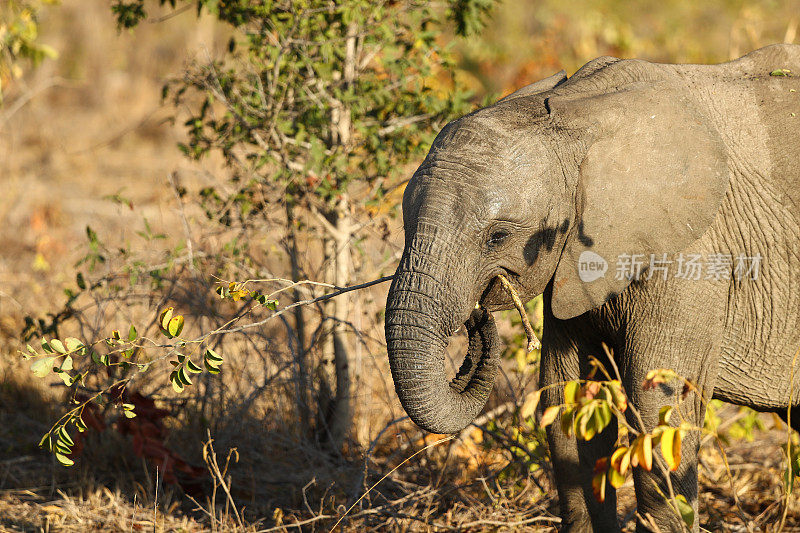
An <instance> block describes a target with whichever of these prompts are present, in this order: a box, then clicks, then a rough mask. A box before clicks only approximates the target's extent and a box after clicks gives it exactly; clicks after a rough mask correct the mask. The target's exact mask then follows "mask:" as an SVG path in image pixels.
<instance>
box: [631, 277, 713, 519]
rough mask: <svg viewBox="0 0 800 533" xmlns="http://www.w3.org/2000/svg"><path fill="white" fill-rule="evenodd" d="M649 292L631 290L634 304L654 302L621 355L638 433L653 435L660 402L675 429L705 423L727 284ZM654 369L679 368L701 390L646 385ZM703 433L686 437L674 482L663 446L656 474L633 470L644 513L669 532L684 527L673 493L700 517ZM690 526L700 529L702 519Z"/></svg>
mask: <svg viewBox="0 0 800 533" xmlns="http://www.w3.org/2000/svg"><path fill="white" fill-rule="evenodd" d="M642 292H645V291H642ZM648 292H649V294H644V295H642V294H638V295H637V294H636V289H635V288H634V291H632V294H631V295H630V298H631V299H633V300H634V304H633V305H634V306H635V305H637V304H638V303H641V302H648V312H644V311H641V310H639V312H637V313H636V314H635V315H634V316H637V317H638V318H637V320H636V323H635V324H629V326H628V331H632V332H633V333H632V334H630V336H629V337H628V338H626V339H625V341H624V343H623V346H621V347H620V355H619V357H618V358H617V359H618V361H619V365H620V370H621V372H622V378H623V384H624V386H625V389H626V392H627V394H628V398H629V400H630V406H631V407H632V409H630V410H629V411H628V413H627V418H628V422H629V424H631V426H633V427H635V428H637V429H640V430H641V429H642V425H643V426H644V427H643V429H644V431H647V432H650V431H652V430H653V428H654V427H655V426H656V425H657V424H658V419H659V410H660V409H661V407H663V406H665V405H670V406H673V408H674V409H673V413H672V416H671V419H670V423H671V424H673V425H675V426H677V425H679V424H680V422H681V420H686V421H687V422H689V423H690V424H691V425H692V426H693V427H695V428H702V427H703V421H704V417H705V412H706V401H708V400H710V399H711V397H712V396H713V391H714V382H715V379H716V375H717V365H718V358H719V351H720V342H721V339H722V338H723V317H724V306H725V304H726V302H727V299H726V298H725V295H724V288H721V287H717V286H713V285H709V284H704V283H703V282H699V281H698V282H696V283H695V284H689V283H685V284H683V285H682V286H681V290H676V289H675V288H674V287H673V288H672V289H670V290H666V291H659V292H655V291H648ZM654 292H655V294H654ZM715 296H716V297H715ZM653 304H655V305H653ZM700 307H702V309H700ZM691 316H695V317H698V316H703V317H704V319H703V320H694V321H689V320H686V318H685V317H691ZM642 317H643V318H642ZM631 326H633V327H631ZM656 368H669V369H672V370H674V371H675V372H677V374H678V375H679V376H682V377H683V378H686V379H687V380H689V381H690V382H691V383H692V384H693V385H694V387H696V389H697V390H698V391H700V392H701V394H698V393H697V392H696V391H693V390H692V388H691V387H689V388H688V389H685V388H684V386H685V382H684V381H682V380H675V381H673V382H670V383H669V384H660V385H657V386H655V387H652V388H649V389H648V390H644V389H643V387H642V384H643V382H644V379H645V377H646V375H647V373H648V372H649V371H650V370H653V369H656ZM684 393H685V394H684ZM634 410H635V411H637V412H638V413H639V416H637V415H636V414H635V412H634ZM700 437H701V433H700V431H699V430H695V431H689V432H687V433H686V434H685V435H684V438H683V442H682V446H681V461H680V465H679V467H678V468H677V470H676V471H675V472H670V473H669V476H668V477H669V481H670V483H667V475H665V473H666V472H667V471H666V463H665V462H664V461H663V458H662V456H661V451H660V449H658V451H654V461H653V468H652V470H651V471H650V472H648V471H646V470H644V469H643V468H641V467H637V468H634V469H633V480H634V487H635V489H636V500H637V511H638V514H639V516H640V517H649V520H652V522H653V523H655V525H656V526H657V528H658V530H659V531H661V532H663V533H666V532H669V531H684V530H685V528H684V525H683V521H682V520H681V517H680V515H679V514H678V513H677V510H676V508H675V504H674V503H673V502H672V501H671V500H670V499H669V498H670V494H671V493H672V494H674V495H675V496H677V495H683V496H684V497H685V498H686V501H687V503H689V504H690V505H691V506H692V508H693V509H694V515H695V517H697V516H698V513H697V491H698V488H697V453H698V450H699V446H700ZM656 456H657V458H656ZM659 465H661V466H659ZM691 529H692V531H695V532H696V531H698V530H699V524H698V522H697V520H695V521H694V524H693V525H692V528H691ZM652 530H653V528H652V527H649V526H648V525H647V524H646V523H643V522H642V521H641V520H640V521H639V522H638V523H637V528H636V531H637V532H643V531H652Z"/></svg>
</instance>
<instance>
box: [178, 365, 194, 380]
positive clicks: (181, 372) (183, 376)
mask: <svg viewBox="0 0 800 533" xmlns="http://www.w3.org/2000/svg"><path fill="white" fill-rule="evenodd" d="M178 377H179V378H180V380H181V381H182V382H183V384H184V385H191V384H192V380H191V379H189V374H188V373H187V372H186V367H183V366H182V367H180V368H179V369H178Z"/></svg>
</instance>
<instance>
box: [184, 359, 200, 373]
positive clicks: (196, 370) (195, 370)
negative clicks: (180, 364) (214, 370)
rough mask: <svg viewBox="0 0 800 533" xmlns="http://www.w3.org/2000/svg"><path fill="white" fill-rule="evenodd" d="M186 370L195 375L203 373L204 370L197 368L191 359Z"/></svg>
mask: <svg viewBox="0 0 800 533" xmlns="http://www.w3.org/2000/svg"><path fill="white" fill-rule="evenodd" d="M186 370H188V371H189V372H191V373H193V374H199V373H200V372H202V371H203V369H202V368H200V367H199V366H197V365H196V364H195V363H194V362H193V361H192V360H191V359H187V361H186Z"/></svg>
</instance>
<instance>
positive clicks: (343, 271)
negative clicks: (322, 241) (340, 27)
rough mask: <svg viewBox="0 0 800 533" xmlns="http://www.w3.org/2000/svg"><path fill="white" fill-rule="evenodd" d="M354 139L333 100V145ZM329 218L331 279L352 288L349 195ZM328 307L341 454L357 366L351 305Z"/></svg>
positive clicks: (347, 75) (346, 68)
mask: <svg viewBox="0 0 800 533" xmlns="http://www.w3.org/2000/svg"><path fill="white" fill-rule="evenodd" d="M356 35H357V28H356V26H355V25H354V24H351V25H350V26H348V28H347V42H346V54H345V61H344V65H343V69H342V74H341V75H342V78H341V79H342V80H343V81H344V83H345V84H346V85H350V84H352V83H353V81H354V80H355V76H356V68H355V66H356ZM351 137H352V122H351V116H350V109H348V108H347V106H345V105H344V104H343V103H342V102H339V101H337V100H334V102H333V105H332V110H331V145H332V146H336V145H339V146H341V147H344V148H347V147H349V145H350V140H351ZM330 218H331V219H332V220H330V224H327V225H325V227H326V229H327V230H328V234H329V236H328V238H327V239H326V241H327V242H326V256H327V259H328V260H330V265H331V278H330V279H331V281H332V283H333V284H334V285H336V286H337V287H345V286H347V285H349V284H350V269H351V263H350V254H351V246H350V240H351V237H352V231H353V221H352V217H351V214H350V202H349V199H348V197H347V195H346V194H342V195H341V197H340V198H339V200H338V202H337V203H336V206H335V208H334V210H333V212H332V213H331V217H330ZM329 305H330V306H329V308H330V311H329V312H328V313H327V316H328V317H329V318H330V319H331V320H332V322H333V323H332V326H331V329H330V332H331V335H330V339H331V340H330V344H329V345H328V346H326V348H325V350H324V352H323V358H324V359H323V360H324V365H325V366H327V367H328V369H329V371H328V372H327V373H328V374H329V375H330V374H333V375H334V377H335V381H336V392H335V394H332V396H333V399H332V403H331V405H330V406H328V412H327V417H326V418H327V420H326V429H327V433H328V434H327V438H328V444H329V445H330V446H331V448H333V449H335V450H341V448H342V445H343V444H344V440H345V438H346V437H347V434H348V432H349V431H350V429H351V427H352V425H353V414H354V413H353V398H352V395H353V373H352V371H353V369H354V365H353V364H352V363H353V362H352V361H351V360H350V359H351V352H352V350H351V346H350V344H351V343H350V338H349V337H350V336H349V334H348V327H349V315H350V301H349V299H347V298H333V299H332V300H331V302H330V304H329ZM331 356H332V357H331ZM331 359H332V361H331ZM331 366H333V369H331V368H330V367H331ZM330 370H333V372H330ZM331 381H332V380H331ZM329 382H330V381H329Z"/></svg>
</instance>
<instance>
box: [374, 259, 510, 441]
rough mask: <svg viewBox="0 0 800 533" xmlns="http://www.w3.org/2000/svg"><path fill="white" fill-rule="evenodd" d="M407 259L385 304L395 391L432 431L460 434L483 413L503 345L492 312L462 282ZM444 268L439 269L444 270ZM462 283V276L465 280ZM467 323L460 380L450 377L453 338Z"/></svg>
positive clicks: (415, 418) (413, 415)
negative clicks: (444, 278) (447, 366)
mask: <svg viewBox="0 0 800 533" xmlns="http://www.w3.org/2000/svg"><path fill="white" fill-rule="evenodd" d="M410 263H411V261H410V260H409V258H408V257H404V260H403V261H401V265H400V268H398V272H397V274H396V276H395V279H394V282H393V284H392V288H391V289H390V291H389V298H388V301H387V304H386V342H387V349H388V354H389V364H390V367H391V371H392V378H393V380H394V385H395V390H396V391H397V395H398V396H399V398H400V402H401V403H402V405H403V408H404V409H405V410H406V412H407V413H408V416H409V417H410V418H411V419H412V420H413V421H414V422H415V423H416V424H417V425H418V426H420V427H421V428H423V429H425V430H427V431H430V432H433V433H455V432H458V431H460V430H462V429H464V428H465V427H467V426H468V425H469V424H470V423H471V422H472V420H474V419H475V417H476V416H477V415H478V413H480V411H481V409H482V408H483V406H484V405H485V403H486V400H487V399H488V397H489V393H490V392H491V390H492V387H493V386H494V378H495V374H496V372H497V367H498V362H499V354H500V344H499V341H498V337H497V329H496V327H495V324H494V319H493V318H492V315H491V313H489V312H488V311H486V310H485V309H481V308H477V307H475V306H474V301H472V302H470V301H469V299H470V296H469V294H470V293H472V292H473V291H472V290H463V291H459V290H458V289H454V288H453V287H454V286H455V287H458V285H459V284H458V283H454V282H452V278H450V279H451V283H449V284H448V286H449V288H446V286H445V285H444V284H442V283H441V282H440V281H439V279H441V277H439V276H438V275H436V274H431V272H435V271H436V270H435V269H434V270H430V269H424V268H420V267H419V265H417V266H416V267H415V268H412V267H411V266H410ZM443 270H445V269H440V271H443ZM462 279H463V278H462ZM461 323H464V325H465V326H466V329H467V333H468V338H469V348H468V350H467V355H466V357H465V358H464V362H463V364H462V365H461V368H460V369H459V371H458V372H457V374H456V376H455V377H454V378H453V379H452V380H450V381H448V380H447V378H446V375H445V349H446V348H447V343H448V338H449V336H450V335H451V334H452V333H453V332H454V330H455V329H456V328H457V326H460V324H461Z"/></svg>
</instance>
